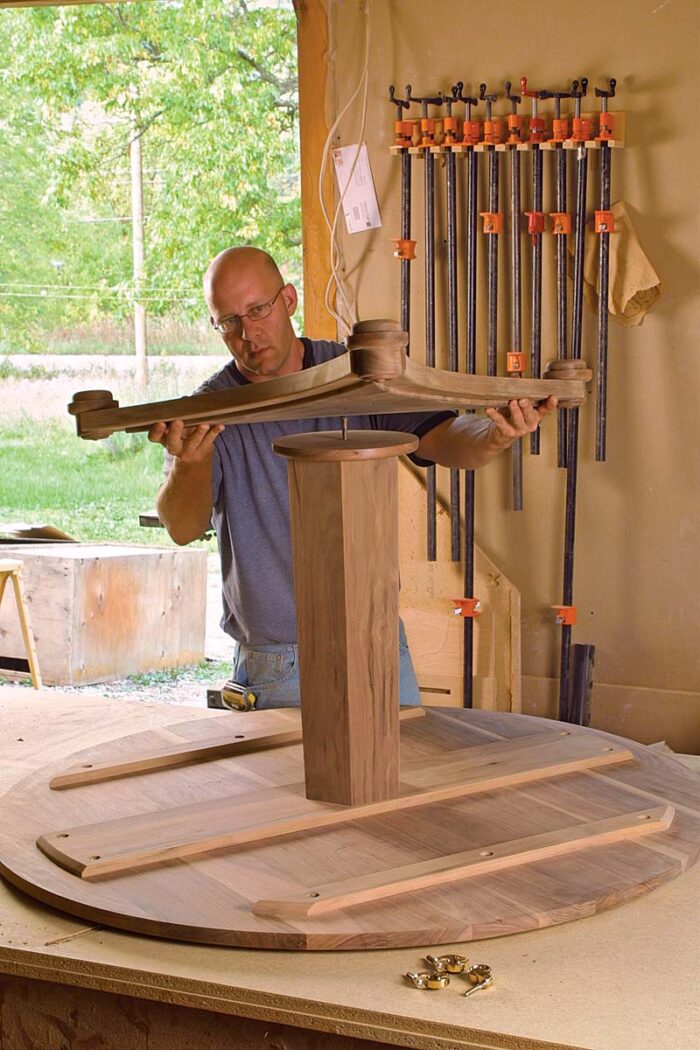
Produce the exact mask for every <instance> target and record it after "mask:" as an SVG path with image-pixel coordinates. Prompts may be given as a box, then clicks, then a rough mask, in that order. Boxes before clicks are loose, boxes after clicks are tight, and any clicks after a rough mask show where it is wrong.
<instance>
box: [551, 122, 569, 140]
mask: <svg viewBox="0 0 700 1050" xmlns="http://www.w3.org/2000/svg"><path fill="white" fill-rule="evenodd" d="M568 137H569V120H568V118H566V119H565V118H564V117H553V118H552V142H563V141H564V139H568Z"/></svg>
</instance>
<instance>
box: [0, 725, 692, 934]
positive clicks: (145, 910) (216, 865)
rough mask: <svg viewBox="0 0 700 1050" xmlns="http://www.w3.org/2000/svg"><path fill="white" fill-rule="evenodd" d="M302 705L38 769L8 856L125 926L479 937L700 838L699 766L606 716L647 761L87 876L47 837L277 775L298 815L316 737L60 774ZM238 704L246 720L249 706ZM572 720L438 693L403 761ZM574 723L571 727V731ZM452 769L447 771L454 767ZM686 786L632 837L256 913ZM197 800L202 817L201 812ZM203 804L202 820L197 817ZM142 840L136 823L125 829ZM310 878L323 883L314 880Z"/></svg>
mask: <svg viewBox="0 0 700 1050" xmlns="http://www.w3.org/2000/svg"><path fill="white" fill-rule="evenodd" d="M295 718H297V714H296V712H294V713H293V712H289V711H284V712H281V711H264V712H260V713H257V714H229V715H226V716H221V718H217V719H214V718H211V717H210V718H207V719H201V718H200V719H198V720H196V721H194V722H188V723H180V724H178V725H175V726H171V727H169V728H168V729H162V730H159V731H149V732H147V733H141V734H138V735H136V736H131V737H125V738H122V739H121V740H118V741H113V742H111V743H110V744H102V745H100V746H99V747H95V748H93V749H90V750H87V751H82V752H80V753H79V754H78V755H74V756H72V757H71V758H70V759H68V760H65V761H63V762H62V763H61V765H60V767H57V766H56V765H54V766H52V767H51V768H49V767H45V768H43V769H41V770H37V771H36V772H34V773H32V774H31V775H30V776H28V777H27V778H26V779H24V780H23V781H22V782H21V783H19V784H17V785H16V786H15V787H14V788H13V789H12V790H11V791H10V792H9V794H7V795H6V796H5V797H4V798H3V799H2V801H1V802H0V871H2V873H3V874H4V875H5V876H6V877H7V878H8V879H9V880H10V881H11V882H12V883H13V884H14V885H15V886H17V887H19V888H20V889H22V890H24V891H26V892H27V893H29V894H30V895H32V896H33V897H36V898H37V899H39V900H41V901H43V902H44V903H46V904H49V905H51V906H53V907H56V908H59V909H63V910H65V911H67V912H70V913H71V914H74V915H78V916H80V917H82V918H85V919H89V920H93V921H96V922H100V923H105V924H107V925H111V926H116V927H119V928H122V929H127V930H133V931H136V932H139V933H147V934H153V935H156V936H160V937H169V938H174V939H180V940H192V941H199V942H204V943H211V944H229V945H238V946H242V947H259V948H292V949H341V948H347V949H357V948H387V947H391V948H393V947H402V946H409V945H424V944H440V943H448V942H454V941H466V940H476V939H480V938H485V937H494V936H499V935H502V934H507V933H514V932H519V931H523V930H533V929H537V928H539V927H543V926H550V925H552V924H554V923H559V922H566V921H568V920H570V919H575V918H581V917H585V916H588V915H593V914H595V913H596V912H597V911H601V910H603V909H606V908H611V907H614V906H615V905H619V904H623V903H626V902H628V901H630V900H632V899H633V898H634V897H636V896H639V895H640V894H643V893H645V892H647V891H648V890H650V889H653V888H654V887H655V886H658V885H659V884H661V883H663V882H665V881H667V880H669V879H672V878H673V877H675V876H676V875H678V874H680V873H681V872H682V871H683V870H684V869H685V867H686V866H688V864H689V863H692V861H693V860H694V859H695V857H696V854H697V853H698V849H699V847H700V782H699V781H698V778H697V777H695V776H693V775H692V774H691V773H689V772H688V771H687V770H686V769H685V768H684V767H683V766H682V765H681V764H680V763H678V762H677V761H675V760H674V759H672V758H668V757H666V756H663V755H661V754H659V753H657V752H654V751H650V750H649V749H648V748H646V747H643V746H642V745H639V744H634V743H631V742H630V741H620V739H619V738H617V737H611V736H609V735H607V734H604V733H597V732H596V731H594V730H590V729H581V728H579V727H573V726H572V727H567V728H568V729H570V731H571V733H572V734H574V735H575V734H579V733H581V734H584V735H590V734H592V735H593V738H594V739H595V738H596V737H597V738H599V739H601V740H602V742H603V744H604V745H609V744H610V743H617V744H620V743H623V744H624V745H625V746H626V747H628V748H629V749H630V750H631V751H632V752H633V753H634V756H635V761H633V762H628V763H625V764H624V765H618V766H608V767H606V768H605V769H602V770H601V771H599V772H594V773H572V774H568V775H566V776H559V777H557V778H556V779H551V780H543V781H539V782H534V783H529V784H526V785H523V786H521V787H510V788H501V789H499V790H491V791H486V792H482V793H481V794H475V795H471V796H469V797H464V798H461V799H457V800H452V801H449V802H441V803H437V804H433V805H430V806H424V807H421V808H414V809H410V810H404V811H401V812H394V813H393V814H390V815H389V814H385V815H383V816H379V817H374V818H370V819H363V820H361V821H358V820H355V821H353V822H350V823H347V824H343V825H337V826H335V827H332V828H326V829H324V830H317V831H314V832H306V833H304V834H296V835H289V836H287V837H285V838H278V839H276V840H267V841H262V842H256V843H253V844H249V845H247V846H240V847H238V848H229V849H227V850H220V851H218V852H211V853H207V854H202V855H200V856H197V857H188V858H185V859H179V860H176V861H174V862H172V861H171V862H170V863H163V864H161V866H159V867H152V868H147V869H144V870H141V871H138V872H132V873H129V874H121V875H113V876H111V877H108V878H103V879H101V880H99V881H92V882H88V881H85V880H81V879H80V878H79V877H78V876H76V875H73V874H71V873H70V872H68V871H66V870H64V869H63V868H61V867H58V866H57V865H56V864H54V863H53V862H52V861H51V860H49V859H48V858H47V857H46V856H45V855H44V854H43V853H41V852H40V850H39V849H38V848H37V846H36V840H37V838H38V837H39V836H40V835H42V834H48V833H51V832H55V831H57V830H59V829H61V828H67V827H71V828H72V829H73V828H74V827H75V826H76V825H84V824H92V823H95V822H104V821H111V820H116V819H124V818H128V819H129V820H132V819H133V818H136V817H137V815H139V814H158V820H159V821H161V822H162V826H165V827H167V826H168V824H169V821H170V820H171V819H172V810H173V809H174V808H175V807H183V806H188V807H194V808H193V809H192V810H188V813H189V812H192V813H193V814H194V816H193V820H194V824H195V825H196V826H197V828H201V826H202V825H201V822H202V821H205V820H206V816H203V815H202V814H206V813H210V812H211V813H213V812H216V811H217V810H218V809H220V804H221V800H222V798H226V797H232V796H235V799H236V805H237V807H240V810H241V812H244V811H245V808H246V807H247V806H253V805H254V804H255V802H256V800H259V799H260V797H261V792H267V794H266V795H265V798H269V799H270V801H269V802H268V803H266V804H265V817H266V819H268V820H271V819H274V818H276V817H283V816H284V815H285V807H287V810H288V808H289V807H290V806H292V807H293V806H294V805H295V804H296V802H297V801H298V799H299V797H300V795H303V770H302V751H301V746H300V745H298V744H292V745H289V746H284V747H278V748H275V749H273V750H268V751H260V752H251V753H249V754H246V755H239V756H237V757H236V758H235V759H232V758H226V759H218V760H215V761H209V762H200V763H198V764H193V765H189V766H184V767H181V768H170V769H161V770H159V771H157V772H150V773H148V774H141V775H137V776H131V777H128V778H124V779H121V780H113V781H111V782H105V783H96V784H90V785H84V786H81V787H78V788H72V789H68V790H62V791H55V790H51V789H50V788H49V786H48V783H49V780H50V778H51V777H52V776H54V775H56V774H57V773H59V772H61V771H65V769H66V767H68V766H71V765H74V764H76V762H79V763H80V764H82V765H84V766H88V765H89V764H90V763H95V762H99V761H105V760H107V759H115V758H116V757H122V758H123V757H124V756H129V757H133V755H134V754H135V753H136V752H137V751H138V750H139V749H146V748H149V747H150V748H153V747H154V746H163V745H164V744H169V745H172V744H173V743H174V742H178V741H182V740H185V741H189V742H194V741H197V740H203V739H204V738H211V737H212V735H213V734H215V733H216V732H217V731H220V732H226V733H227V734H231V733H232V732H234V733H237V732H239V727H240V732H241V733H245V732H246V731H249V730H250V728H251V726H255V727H262V728H263V729H265V730H268V729H269V730H274V729H285V730H288V729H289V728H290V724H293V723H294V720H295ZM235 720H237V721H235ZM543 733H544V734H550V735H551V734H554V735H555V736H559V737H561V735H562V727H561V724H560V723H557V722H551V721H548V720H545V719H538V718H531V717H525V716H522V715H504V714H498V713H492V712H485V711H463V710H457V709H453V708H449V709H448V708H442V709H435V708H429V709H427V713H426V716H425V717H424V718H415V719H410V720H406V721H404V722H402V728H401V740H402V751H401V754H402V762H403V763H405V766H404V769H405V770H407V769H408V768H409V765H410V763H411V762H415V761H416V760H424V759H426V758H429V757H431V756H432V757H434V759H435V763H436V765H437V766H438V767H442V769H443V770H444V769H446V768H448V767H449V761H448V760H449V753H450V752H452V751H454V750H455V749H458V748H463V747H465V746H476V747H479V746H483V745H484V744H490V743H493V742H498V741H502V740H505V739H508V738H517V737H524V736H528V735H532V734H543ZM564 735H566V734H564ZM443 775H444V773H443ZM663 802H670V803H671V804H672V805H675V807H676V815H675V818H674V820H673V823H672V825H671V827H670V829H669V830H668V831H666V832H663V833H660V834H654V835H652V836H649V837H648V838H640V839H636V840H635V841H631V842H618V843H616V844H611V845H605V846H597V847H593V848H588V849H586V850H583V851H581V852H578V853H575V854H571V855H568V856H561V857H556V858H551V859H549V860H546V861H540V862H538V863H531V864H528V865H525V866H521V867H518V868H515V869H511V870H501V871H499V872H497V873H492V874H489V875H479V876H476V877H474V878H470V879H467V880H464V881H461V882H452V883H447V884H444V885H441V886H439V887H434V888H432V889H424V890H420V891H413V892H412V893H410V894H403V895H399V896H394V897H389V898H387V899H384V900H380V901H374V902H371V903H364V904H361V905H355V906H353V907H346V908H344V909H342V910H338V911H334V912H331V913H328V914H325V915H322V916H318V917H316V918H313V919H307V920H300V921H297V920H295V921H294V922H291V921H284V922H283V921H280V920H277V919H265V918H261V917H258V916H256V915H254V914H253V913H252V911H251V906H252V904H253V903H254V902H255V901H256V900H258V899H260V898H266V897H267V898H269V897H275V896H283V895H285V894H290V893H298V892H299V891H300V889H301V890H306V889H308V887H309V886H311V887H314V886H316V885H318V884H320V883H324V882H334V881H337V880H344V879H349V878H354V877H359V876H362V875H366V874H368V873H370V872H375V871H380V870H384V869H388V868H394V867H396V866H399V865H405V864H408V863H412V862H416V861H424V860H430V859H432V858H437V857H441V856H443V855H445V854H446V853H453V852H458V851H462V850H471V849H476V848H479V849H480V848H482V847H486V846H489V845H490V846H493V845H494V844H496V843H499V842H505V841H509V840H511V839H513V838H519V837H523V836H529V835H535V834H539V833H541V832H544V831H553V830H560V829H563V828H568V827H571V826H572V825H575V824H580V823H584V822H587V821H592V820H599V819H604V818H606V817H611V816H616V815H619V814H623V813H634V812H638V811H639V810H641V809H644V808H645V807H650V806H656V805H659V804H660V803H663ZM197 814H199V816H197ZM197 821H199V822H200V823H197ZM125 837H126V839H127V841H128V839H129V836H128V832H127V833H126V836H125ZM307 895H308V894H307Z"/></svg>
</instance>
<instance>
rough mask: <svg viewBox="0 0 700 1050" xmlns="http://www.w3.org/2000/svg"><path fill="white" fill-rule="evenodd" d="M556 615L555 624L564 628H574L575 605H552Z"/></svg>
mask: <svg viewBox="0 0 700 1050" xmlns="http://www.w3.org/2000/svg"><path fill="white" fill-rule="evenodd" d="M552 609H554V611H555V613H556V614H557V623H558V624H561V625H562V626H565V627H574V626H575V624H576V606H575V605H553V606H552Z"/></svg>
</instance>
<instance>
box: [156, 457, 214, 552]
mask: <svg viewBox="0 0 700 1050" xmlns="http://www.w3.org/2000/svg"><path fill="white" fill-rule="evenodd" d="M211 467H212V457H209V458H208V459H206V460H204V461H203V462H196V463H183V462H181V461H180V460H177V459H176V460H175V461H174V462H173V465H172V469H171V471H170V473H169V474H168V477H167V478H166V480H165V482H164V483H163V485H162V486H161V488H160V491H159V492H158V496H157V498H156V509H157V511H158V517H159V518H160V520H161V521H162V522H163V524H164V525H165V527H166V529H167V530H168V533H169V535H170V537H171V539H173V540H174V541H175V543H179V544H180V545H184V544H185V543H191V541H192V540H196V539H198V537H199V536H201V535H202V533H203V532H206V530H207V529H208V528H209V524H210V522H211V511H212V498H211Z"/></svg>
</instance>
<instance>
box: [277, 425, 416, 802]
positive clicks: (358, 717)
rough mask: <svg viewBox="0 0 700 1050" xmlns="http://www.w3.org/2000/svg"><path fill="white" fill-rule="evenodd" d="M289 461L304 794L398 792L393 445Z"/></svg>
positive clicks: (343, 796)
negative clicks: (355, 454)
mask: <svg viewBox="0 0 700 1050" xmlns="http://www.w3.org/2000/svg"><path fill="white" fill-rule="evenodd" d="M306 436H307V435H302V437H306ZM308 436H309V437H314V435H308ZM393 440H394V441H395V440H396V438H395V437H394V439H393ZM414 440H415V439H414ZM303 444H307V443H306V442H305V443H303ZM287 466H288V471H289V506H290V512H291V532H292V556H293V562H294V597H295V600H296V610H297V640H298V642H299V685H300V692H301V718H302V725H303V729H304V742H303V747H304V769H305V777H306V794H307V795H308V797H309V798H312V799H319V800H321V801H324V802H337V803H342V804H343V805H358V804H361V803H368V802H375V801H378V800H380V799H386V798H393V797H395V796H396V795H398V793H399V729H398V711H399V667H398V664H399V536H398V502H397V476H396V474H397V471H396V461H395V454H394V455H392V458H391V459H387V458H381V459H361V460H358V461H352V460H325V459H322V460H314V461H307V460H299V459H289V460H288V463H287Z"/></svg>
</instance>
